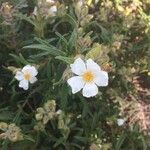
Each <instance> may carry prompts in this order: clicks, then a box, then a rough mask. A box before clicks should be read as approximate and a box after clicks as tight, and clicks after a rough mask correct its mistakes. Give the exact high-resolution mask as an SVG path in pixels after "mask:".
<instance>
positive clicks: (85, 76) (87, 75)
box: [82, 71, 94, 82]
mask: <svg viewBox="0 0 150 150" xmlns="http://www.w3.org/2000/svg"><path fill="white" fill-rule="evenodd" d="M82 77H83V80H84V81H85V82H91V81H93V79H94V75H93V73H92V72H91V71H86V72H85V73H84V74H83V76H82Z"/></svg>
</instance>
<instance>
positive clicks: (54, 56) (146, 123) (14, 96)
mask: <svg viewBox="0 0 150 150" xmlns="http://www.w3.org/2000/svg"><path fill="white" fill-rule="evenodd" d="M0 5H1V8H0V121H1V122H5V123H7V124H11V123H15V124H16V125H17V126H18V127H19V128H20V129H21V131H22V134H23V139H21V141H20V140H18V142H14V141H10V140H9V139H3V138H2V135H1V136H0V137H1V140H0V149H1V150H11V149H12V150H27V149H28V150H29V149H30V150H51V149H52V150H53V149H54V150H55V149H56V150H78V149H79V150H148V149H150V136H149V133H150V1H149V0H87V1H86V0H85V1H84V0H83V1H82V0H58V1H53V2H50V1H48V0H47V1H46V0H38V1H36V0H9V1H7V0H0ZM53 6H54V7H53ZM52 7H53V8H55V9H56V11H54V9H53V11H52V9H51V8H52ZM76 56H80V57H82V58H86V59H87V58H92V59H93V60H95V61H96V62H97V63H98V64H99V65H100V66H101V67H102V68H103V69H104V70H106V71H108V72H109V86H108V87H106V88H100V92H99V94H98V95H97V96H96V97H94V98H90V99H86V98H84V97H82V95H81V94H80V93H78V94H76V95H72V94H71V90H70V88H69V87H68V86H67V84H66V79H67V78H68V77H69V76H70V73H69V70H68V65H69V64H70V63H71V62H73V60H74V57H76ZM26 64H33V65H35V66H36V67H37V68H38V71H39V74H38V82H37V83H36V84H34V85H33V86H31V87H30V89H29V90H28V91H23V90H22V89H19V87H18V82H17V81H15V79H14V74H15V72H16V69H18V68H22V67H23V66H24V65H26ZM51 100H52V102H53V104H51V103H50V104H49V105H50V107H52V106H53V107H52V109H51V110H47V109H45V107H46V106H45V105H48V104H47V103H48V102H47V101H51ZM54 100H55V101H54ZM54 103H55V105H54ZM54 106H55V107H54ZM39 107H40V110H44V112H45V113H46V112H47V111H48V112H49V111H50V114H51V117H50V118H45V119H46V121H44V123H41V122H40V121H39V120H42V118H41V116H40V114H41V111H40V110H39V109H38V108H39ZM60 110H61V111H60ZM39 117H40V118H39ZM43 117H44V116H43ZM119 118H123V119H124V120H125V123H124V124H123V125H122V126H118V125H117V119H119ZM7 124H5V126H7ZM3 126H4V124H3ZM0 129H1V128H0ZM2 129H3V128H2ZM16 129H17V130H19V129H18V128H17V127H16ZM16 133H18V132H16ZM19 134H20V130H19ZM22 134H21V135H22ZM17 137H18V136H17Z"/></svg>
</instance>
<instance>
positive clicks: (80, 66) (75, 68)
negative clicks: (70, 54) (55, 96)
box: [70, 58, 86, 75]
mask: <svg viewBox="0 0 150 150" xmlns="http://www.w3.org/2000/svg"><path fill="white" fill-rule="evenodd" d="M70 67H71V70H72V72H73V73H75V74H77V75H82V74H83V72H84V71H85V70H86V66H85V63H84V61H83V60H82V59H81V58H77V59H76V60H75V61H74V63H73V64H71V65H70Z"/></svg>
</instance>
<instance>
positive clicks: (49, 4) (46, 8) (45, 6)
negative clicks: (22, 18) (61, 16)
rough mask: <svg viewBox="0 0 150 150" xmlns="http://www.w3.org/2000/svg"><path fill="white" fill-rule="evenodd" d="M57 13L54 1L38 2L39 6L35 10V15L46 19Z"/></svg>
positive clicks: (41, 0)
mask: <svg viewBox="0 0 150 150" xmlns="http://www.w3.org/2000/svg"><path fill="white" fill-rule="evenodd" d="M56 12H57V6H56V2H55V1H54V0H38V6H37V7H35V8H34V11H33V15H35V16H37V15H41V16H42V17H44V18H48V17H50V16H55V15H56Z"/></svg>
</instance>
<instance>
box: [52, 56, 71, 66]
mask: <svg viewBox="0 0 150 150" xmlns="http://www.w3.org/2000/svg"><path fill="white" fill-rule="evenodd" d="M55 58H56V59H58V60H61V61H63V62H65V63H66V64H71V63H73V59H72V58H69V57H63V56H56V57H55Z"/></svg>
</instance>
